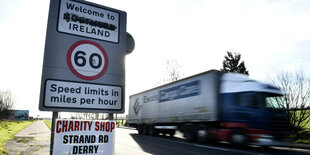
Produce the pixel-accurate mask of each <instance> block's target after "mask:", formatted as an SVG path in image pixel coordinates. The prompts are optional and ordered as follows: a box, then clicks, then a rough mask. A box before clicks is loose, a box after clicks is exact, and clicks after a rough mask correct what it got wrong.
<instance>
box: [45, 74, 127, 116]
mask: <svg viewBox="0 0 310 155" xmlns="http://www.w3.org/2000/svg"><path fill="white" fill-rule="evenodd" d="M122 92H123V90H122V87H120V86H109V85H99V84H89V83H77V82H71V81H59V80H51V79H48V80H46V82H45V96H44V103H45V104H44V106H45V107H54V108H71V109H84V110H86V109H96V110H100V109H101V110H107V109H109V110H120V109H121V108H122V107H121V106H122Z"/></svg>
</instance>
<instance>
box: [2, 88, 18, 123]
mask: <svg viewBox="0 0 310 155" xmlns="http://www.w3.org/2000/svg"><path fill="white" fill-rule="evenodd" d="M14 105H15V98H14V97H13V95H12V93H11V91H9V90H7V91H4V92H0V119H7V118H8V117H9V115H10V110H12V109H13V107H14Z"/></svg>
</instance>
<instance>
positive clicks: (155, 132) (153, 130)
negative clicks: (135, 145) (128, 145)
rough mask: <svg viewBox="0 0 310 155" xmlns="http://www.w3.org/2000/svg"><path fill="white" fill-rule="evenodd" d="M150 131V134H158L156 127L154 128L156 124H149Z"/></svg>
mask: <svg viewBox="0 0 310 155" xmlns="http://www.w3.org/2000/svg"><path fill="white" fill-rule="evenodd" d="M148 132H149V135H150V136H156V135H157V131H156V129H155V128H154V126H149V130H148Z"/></svg>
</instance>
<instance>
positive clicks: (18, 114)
mask: <svg viewBox="0 0 310 155" xmlns="http://www.w3.org/2000/svg"><path fill="white" fill-rule="evenodd" d="M10 112H11V115H10V116H9V119H11V120H17V121H28V120H29V110H10Z"/></svg>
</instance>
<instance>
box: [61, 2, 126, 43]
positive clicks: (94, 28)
mask: <svg viewBox="0 0 310 155" xmlns="http://www.w3.org/2000/svg"><path fill="white" fill-rule="evenodd" d="M57 30H58V31H60V32H64V33H69V34H74V35H79V36H84V37H89V38H94V39H99V40H104V41H110V42H113V43H118V41H119V31H120V30H119V14H118V13H117V12H114V11H111V10H108V9H103V8H100V7H95V6H92V5H89V4H84V3H81V2H76V1H69V0H61V3H60V9H59V15H58V29H57Z"/></svg>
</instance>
